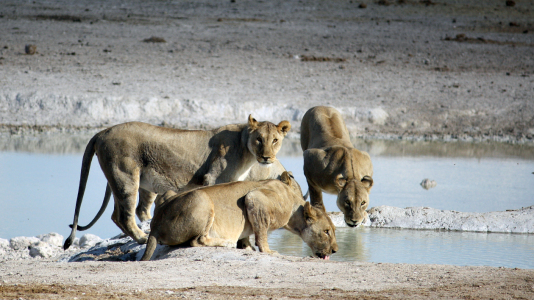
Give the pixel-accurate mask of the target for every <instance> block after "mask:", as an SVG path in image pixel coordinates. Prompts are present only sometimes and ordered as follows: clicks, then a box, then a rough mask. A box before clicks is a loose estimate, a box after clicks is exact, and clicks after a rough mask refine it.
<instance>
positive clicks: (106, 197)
mask: <svg viewBox="0 0 534 300" xmlns="http://www.w3.org/2000/svg"><path fill="white" fill-rule="evenodd" d="M110 198H111V188H110V187H109V184H108V185H106V194H105V195H104V201H102V206H100V210H99V211H98V213H97V214H96V216H95V218H94V219H93V220H92V221H91V223H89V224H87V225H86V226H80V225H78V231H84V230H87V229H89V228H91V227H93V225H95V223H96V221H98V219H100V217H101V216H102V214H103V213H104V211H105V210H106V207H108V203H109V199H110ZM69 227H70V228H73V227H74V224H70V225H69Z"/></svg>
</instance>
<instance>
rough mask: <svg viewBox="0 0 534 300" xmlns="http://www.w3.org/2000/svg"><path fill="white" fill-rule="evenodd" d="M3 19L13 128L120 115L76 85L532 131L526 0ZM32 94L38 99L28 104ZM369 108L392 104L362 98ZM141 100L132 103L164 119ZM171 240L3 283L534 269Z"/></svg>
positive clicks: (119, 283)
mask: <svg viewBox="0 0 534 300" xmlns="http://www.w3.org/2000/svg"><path fill="white" fill-rule="evenodd" d="M362 3H364V4H366V5H365V6H366V7H365V8H362V6H363V5H361V4H362ZM0 28H2V30H0V89H1V91H0V92H1V93H2V95H0V97H3V98H2V99H3V100H2V102H3V103H2V102H0V123H1V124H4V128H8V129H9V130H10V131H12V132H15V133H16V132H19V131H20V130H21V128H24V126H22V125H25V126H26V125H31V126H33V125H37V126H44V127H41V129H42V128H45V129H46V128H48V127H46V126H51V127H50V128H52V129H53V128H54V127H56V126H60V127H61V126H67V125H68V126H73V127H84V126H88V127H95V126H106V125H109V124H111V123H114V122H117V121H122V120H123V119H121V115H120V113H118V112H117V111H115V112H114V113H112V114H109V116H108V115H106V114H105V112H103V111H98V113H92V111H90V110H88V111H85V114H81V115H79V116H78V115H77V116H76V118H69V113H70V112H71V111H76V112H79V111H82V113H84V110H85V109H86V108H85V107H81V108H80V109H78V110H76V107H74V108H69V109H71V110H69V109H67V108H68V106H69V105H71V102H69V101H71V99H72V98H76V97H81V98H83V97H85V98H88V99H97V98H99V97H119V96H120V97H130V98H131V99H136V98H135V97H137V96H138V95H142V96H146V97H154V99H156V100H155V101H156V103H160V102H157V101H164V100H165V99H170V100H175V99H176V100H177V101H181V102H182V103H185V104H183V105H182V106H184V107H186V108H187V109H186V110H183V111H186V112H187V113H190V114H191V116H189V115H184V114H182V115H181V118H182V119H184V120H187V121H181V120H177V119H173V115H172V111H171V112H169V115H168V116H167V115H166V116H165V118H164V120H168V122H170V123H171V125H176V126H182V127H183V126H196V127H202V126H203V124H205V123H208V125H221V124H217V122H215V123H212V124H209V119H210V118H215V117H217V118H219V119H217V120H219V121H218V122H223V123H227V122H228V120H229V119H231V118H233V116H234V114H230V117H228V118H226V119H225V116H224V115H225V112H226V110H225V109H227V108H228V107H233V109H234V110H236V111H237V110H242V111H252V110H256V111H257V113H259V114H264V115H265V116H268V113H269V111H270V110H271V109H272V107H274V106H280V105H286V106H288V107H290V108H291V109H288V110H287V111H288V112H289V113H292V114H294V115H289V118H290V119H291V120H292V121H296V122H293V124H294V128H295V130H296V131H297V132H298V120H299V117H301V116H302V114H303V113H304V112H305V110H306V109H307V108H309V107H311V106H314V105H333V106H336V107H339V108H346V109H344V111H343V112H344V115H345V116H346V117H347V125H348V127H349V129H350V130H351V132H355V135H359V136H379V137H380V136H382V137H383V136H388V137H403V136H416V137H417V136H419V137H426V138H437V139H445V140H447V139H467V140H469V139H480V140H484V139H496V140H503V141H512V142H516V141H519V142H529V143H530V142H532V140H533V136H534V101H533V94H534V55H533V53H534V41H533V36H534V3H533V2H532V1H526V0H525V1H522V0H516V1H515V5H514V6H507V5H506V1H501V0H499V1H477V0H473V1H468V0H460V1H452V0H450V1H448V0H435V1H409V0H406V1H365V0H362V1H349V0H345V1H335V0H332V1H319V0H317V1H313V0H310V1H240V0H236V1H230V0H224V1H118V0H109V1H39V0H35V1H18V0H2V1H1V5H0ZM152 37H153V38H152ZM29 44H33V45H36V49H35V51H36V52H35V53H34V54H31V53H32V52H33V49H32V48H31V47H29V48H28V53H30V54H26V50H25V45H29ZM35 95H37V96H39V95H44V96H43V97H44V99H45V100H46V101H42V102H39V101H37V102H28V103H29V104H28V105H24V104H21V103H26V102H24V99H27V98H31V97H35ZM50 95H52V96H50ZM18 99H20V101H18ZM150 99H152V98H150ZM4 100H5V101H4ZM8 100H9V101H8ZM249 100H250V101H249ZM47 101H53V102H54V104H57V105H63V106H62V107H59V106H58V109H57V111H56V110H55V109H54V108H53V107H52V108H50V106H47V105H48V104H47V103H48V102H47ZM110 101H111V100H110ZM6 103H7V104H6ZM35 103H37V104H35ZM72 103H74V104H76V103H78V102H76V101H74V102H72ZM79 103H81V104H83V103H84V102H83V101H81V102H79ZM187 103H189V104H188V105H189V106H187V105H186V104H187ZM234 103H237V104H234ZM217 105H220V106H217ZM232 105H234V106H232ZM110 106H112V105H111V104H110ZM213 106H215V107H221V108H222V109H221V110H220V111H217V109H215V110H213V109H211V111H210V107H213ZM263 106H265V109H263V108H262V107H263ZM65 107H67V108H65ZM378 108H380V109H382V110H383V111H384V112H385V113H386V114H387V118H385V119H384V118H381V116H383V114H382V113H381V111H378V115H376V114H368V112H369V111H373V110H375V112H376V109H378ZM273 111H275V112H277V111H276V110H274V109H273ZM146 114H147V115H148V116H147V117H146V118H145V115H144V113H141V114H139V115H138V118H139V119H142V120H146V121H150V122H154V123H162V122H163V119H158V118H155V116H150V111H148V112H146ZM204 114H206V120H201V117H202V116H203V115H204ZM125 116H126V117H124V118H131V117H132V116H131V115H127V114H126V113H125ZM134 117H135V116H134ZM278 117H279V116H276V118H278ZM281 117H287V116H285V115H284V116H281ZM203 121H205V122H203ZM233 122H236V121H235V120H234V121H233ZM239 122H241V121H239ZM21 126H22V127H21ZM391 251H395V249H391ZM178 254H180V255H178V256H177V257H169V258H167V259H163V260H159V261H151V262H143V263H140V262H101V261H99V262H82V263H57V262H54V261H50V260H48V261H47V260H13V261H5V262H2V263H1V264H0V283H1V285H0V297H1V298H3V299H20V298H23V299H39V298H42V299H63V298H69V299H73V298H77V299H86V298H87V299H89V298H91V299H93V298H112V299H114V298H128V299H130V298H131V299H147V298H151V299H160V298H199V299H200V298H202V299H203V298H207V299H228V298H266V299H267V298H273V299H284V298H288V299H291V298H310V299H337V298H362V299H383V298H390V299H401V298H415V299H428V298H448V299H490V298H493V299H533V298H534V270H516V269H505V268H490V267H456V266H438V265H406V264H375V263H358V262H356V263H340V262H325V261H319V260H316V259H310V258H291V257H273V256H268V255H263V254H259V253H244V252H240V251H237V250H232V249H184V250H180V251H178ZM503 255H506V253H503Z"/></svg>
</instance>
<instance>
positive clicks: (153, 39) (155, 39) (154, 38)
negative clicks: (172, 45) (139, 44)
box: [143, 36, 167, 43]
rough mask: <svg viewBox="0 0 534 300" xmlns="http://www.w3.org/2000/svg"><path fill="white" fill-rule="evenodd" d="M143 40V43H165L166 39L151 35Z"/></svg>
mask: <svg viewBox="0 0 534 300" xmlns="http://www.w3.org/2000/svg"><path fill="white" fill-rule="evenodd" d="M143 42H145V43H166V42H167V41H166V40H165V39H164V38H161V37H157V36H152V37H150V38H148V39H144V40H143Z"/></svg>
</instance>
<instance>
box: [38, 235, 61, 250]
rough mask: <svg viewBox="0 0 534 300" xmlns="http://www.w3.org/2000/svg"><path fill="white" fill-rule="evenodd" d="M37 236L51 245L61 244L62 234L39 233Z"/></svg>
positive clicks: (59, 245)
mask: <svg viewBox="0 0 534 300" xmlns="http://www.w3.org/2000/svg"><path fill="white" fill-rule="evenodd" d="M37 238H39V239H40V240H41V241H42V242H45V243H48V244H50V245H52V246H56V247H61V246H63V236H62V235H61V234H59V233H56V232H51V233H47V234H41V235H38V236H37Z"/></svg>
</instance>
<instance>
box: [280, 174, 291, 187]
mask: <svg viewBox="0 0 534 300" xmlns="http://www.w3.org/2000/svg"><path fill="white" fill-rule="evenodd" d="M280 181H282V182H283V183H285V184H287V185H291V174H289V172H287V171H284V173H282V175H280Z"/></svg>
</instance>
